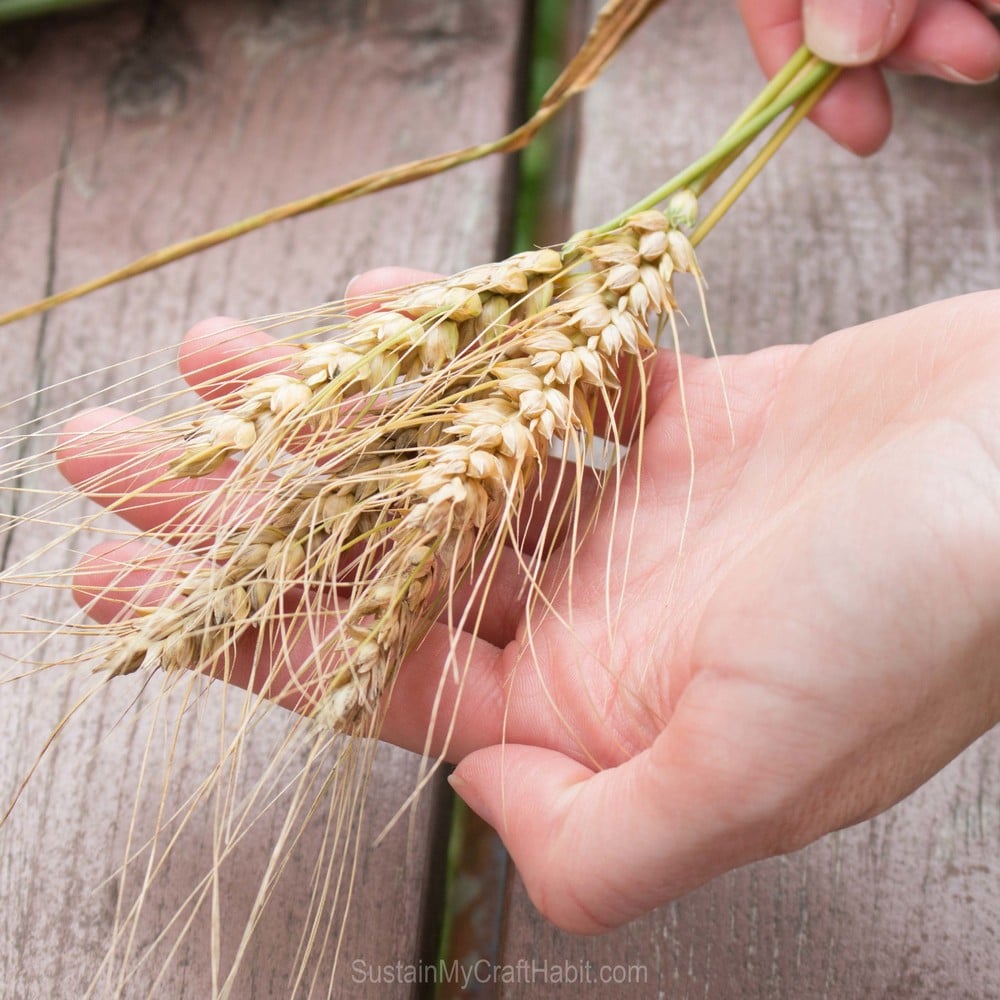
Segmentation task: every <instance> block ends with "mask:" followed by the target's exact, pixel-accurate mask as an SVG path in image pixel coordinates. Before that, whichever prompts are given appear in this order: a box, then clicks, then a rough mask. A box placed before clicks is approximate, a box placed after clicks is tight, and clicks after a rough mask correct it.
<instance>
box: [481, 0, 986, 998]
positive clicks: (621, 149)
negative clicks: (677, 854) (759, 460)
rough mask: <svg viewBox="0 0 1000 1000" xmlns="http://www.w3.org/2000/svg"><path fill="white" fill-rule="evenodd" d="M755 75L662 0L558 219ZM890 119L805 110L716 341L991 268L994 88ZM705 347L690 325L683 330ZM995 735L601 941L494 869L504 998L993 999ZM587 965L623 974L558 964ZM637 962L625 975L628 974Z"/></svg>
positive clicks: (736, 251)
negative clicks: (882, 129)
mask: <svg viewBox="0 0 1000 1000" xmlns="http://www.w3.org/2000/svg"><path fill="white" fill-rule="evenodd" d="M758 86H759V71H758V70H757V68H756V66H755V64H754V62H753V58H752V56H751V54H750V50H749V46H748V44H747V43H746V41H745V39H744V37H743V34H742V28H741V25H740V23H739V20H738V18H737V16H736V14H735V11H734V10H733V9H732V5H730V4H727V3H723V2H722V0H711V2H708V0H706V2H703V3H698V4H695V3H683V2H680V0H675V2H672V3H670V4H667V5H666V6H665V7H664V9H663V10H661V11H660V12H659V13H658V14H657V15H656V16H655V19H654V20H653V21H651V22H650V23H649V24H648V25H647V26H646V28H644V29H643V31H641V32H640V33H639V34H638V35H637V36H636V37H635V38H634V39H633V40H632V41H631V42H630V43H629V45H628V47H627V49H626V51H624V52H623V53H621V54H620V56H619V57H618V58H617V59H616V61H615V63H614V64H613V65H612V67H611V69H610V70H609V72H608V74H607V76H606V77H605V78H604V79H603V80H602V81H601V83H600V84H599V85H598V86H597V87H596V88H595V89H594V90H592V91H591V92H590V93H589V94H588V95H587V96H586V98H585V101H584V106H583V111H582V116H581V123H580V124H581V135H580V140H579V141H580V145H579V160H578V164H577V182H576V195H575V199H574V210H573V226H574V227H582V226H586V225H593V224H595V223H596V222H598V221H600V220H602V219H604V218H607V217H610V216H612V215H614V214H615V213H617V212H618V211H619V210H620V209H621V207H622V206H623V205H624V204H628V203H631V202H632V201H634V200H635V199H637V198H639V197H641V196H642V195H643V194H644V193H646V192H647V191H648V190H651V189H652V188H654V187H655V186H657V185H658V184H659V183H661V182H662V180H663V179H664V178H665V177H666V176H668V175H670V174H672V173H673V172H674V171H675V170H676V169H679V168H680V167H682V166H684V165H685V164H687V163H688V162H690V161H691V160H692V159H694V157H695V156H697V155H699V154H700V153H701V152H703V151H705V150H706V149H707V148H709V145H710V144H711V142H713V141H714V139H715V138H716V137H717V136H718V135H719V134H721V132H722V131H723V129H724V128H725V127H726V125H727V124H728V123H729V121H730V120H731V119H732V118H733V117H735V115H736V114H737V113H738V112H739V110H740V109H741V108H742V107H743V106H744V105H745V104H746V103H747V101H748V100H749V99H750V98H751V97H752V95H753V93H754V92H755V90H756V89H757V87H758ZM893 89H894V93H895V101H896V109H897V124H896V129H895V132H894V135H893V138H892V139H891V141H890V143H889V144H888V146H887V147H886V148H885V149H884V150H883V151H882V152H880V153H879V154H878V155H877V156H875V157H874V158H872V159H870V160H867V161H860V160H857V159H854V158H852V157H851V156H850V155H848V154H847V153H845V152H842V151H840V150H838V149H837V148H835V147H834V146H833V144H832V143H831V142H830V141H829V140H827V139H826V138H825V137H824V136H822V135H821V134H820V133H819V132H818V131H817V130H815V129H813V128H812V127H811V126H810V127H806V128H804V129H803V130H802V131H801V133H800V134H798V135H796V136H794V137H793V139H792V141H791V142H790V143H789V145H788V146H787V147H786V148H785V149H783V150H782V151H781V153H780V154H779V155H778V157H777V159H776V160H775V161H774V162H773V163H772V164H771V165H769V166H768V168H767V170H766V171H765V172H764V174H763V175H762V177H761V178H760V179H759V180H758V181H756V182H755V184H754V185H753V186H752V187H751V188H750V190H749V191H748V193H747V194H746V195H745V196H744V197H743V198H741V200H740V202H739V204H738V205H737V207H736V208H735V209H734V210H733V212H732V214H731V216H730V217H728V218H726V219H725V220H724V221H723V223H722V224H721V227H720V229H719V231H718V232H717V233H714V234H712V236H711V237H709V239H708V240H707V241H706V244H705V246H704V249H703V252H702V254H701V257H702V263H703V266H704V268H705V270H706V273H707V274H708V276H709V280H710V283H711V288H710V304H711V308H712V317H713V326H714V329H715V333H716V336H717V337H718V338H719V339H720V341H721V345H720V346H721V349H722V350H724V351H737V352H742V351H748V350H752V349H755V348H758V347H762V346H765V345H768V344H775V343H786V342H807V341H811V340H814V339H815V338H817V337H819V336H821V335H822V334H824V333H826V332H828V331H831V330H835V329H838V328H841V327H845V326H849V325H852V324H855V323H858V322H861V321H864V320H867V319H871V318H875V317H878V316H882V315H887V314H889V313H892V312H895V311H899V310H903V309H906V308H909V307H911V306H915V305H918V304H920V303H924V302H928V301H931V300H934V299H938V298H942V297H945V296H949V295H956V294H959V293H962V292H967V291H973V290H976V289H982V288H995V287H997V286H998V285H1000V183H998V180H997V165H998V164H1000V129H998V128H997V122H998V121H1000V116H998V111H1000V87H998V85H996V84H994V85H992V86H990V87H983V88H976V89H961V88H957V87H950V86H946V85H944V84H940V83H936V82H933V81H927V80H916V79H907V80H897V81H895V82H894V85H893ZM688 346H689V348H690V349H692V350H699V351H701V350H703V346H702V341H701V339H700V335H699V333H698V332H696V331H692V334H691V335H690V337H689V340H688ZM998 759H1000V732H998V731H994V732H992V733H990V734H988V735H987V736H985V737H983V738H982V739H981V740H980V741H979V742H978V743H977V744H975V745H974V746H973V747H971V748H970V749H968V750H967V751H966V752H965V753H964V754H962V755H961V756H960V757H959V758H958V759H957V760H956V761H954V762H953V763H952V764H951V765H950V766H949V767H947V768H946V769H945V770H944V771H942V772H941V773H940V774H938V775H937V777H935V778H934V779H933V780H932V781H930V782H929V783H928V784H927V785H925V786H924V787H923V788H921V789H920V790H919V791H918V792H917V793H916V794H914V795H912V796H911V797H910V798H909V799H907V800H906V801H905V802H903V803H901V804H900V805H898V806H897V807H896V808H894V809H892V810H890V811H889V812H888V813H885V814H884V815H882V816H880V817H878V818H876V819H874V820H872V821H870V822H867V823H864V824H862V825H860V826H857V827H854V828H852V829H848V830H844V831H842V832H840V833H836V834H833V835H831V836H828V837H826V838H825V839H823V840H822V841H820V842H818V843H816V844H813V845H812V846H811V847H809V848H807V849H805V850H803V851H801V852H799V853H797V854H795V855H793V856H791V857H786V858H779V859H774V860H769V861H765V862H761V863H759V864H756V865H753V866H750V867H748V868H745V869H743V870H740V871H736V872H733V873H731V874H730V875H728V876H726V877H724V878H721V879H718V880H717V881H715V882H713V883H711V884H709V885H707V886H705V887H703V888H702V889H701V890H699V891H697V892H694V893H692V894H691V895H689V896H687V897H686V898H684V899H681V900H679V901H677V902H675V903H673V904H672V905H670V906H667V907H665V908H664V909H662V910H661V911H659V912H657V913H655V914H653V915H651V916H650V917H648V918H646V919H644V920H641V921H638V922H637V923H635V924H633V925H631V926H629V927H626V928H624V929H622V930H620V931H618V932H617V933H613V934H610V935H608V936H606V937H601V938H577V937H573V936H571V935H567V934H563V933H560V932H559V931H557V930H555V929H554V928H553V927H552V926H551V925H549V924H547V923H546V922H545V921H543V920H542V919H541V918H540V917H539V916H538V915H537V913H536V912H535V911H534V909H533V908H532V906H531V903H530V901H529V900H528V899H527V897H526V895H525V893H524V891H523V888H522V887H521V885H520V883H518V882H517V881H514V882H512V883H511V885H510V891H509V904H508V916H507V921H506V925H505V929H504V952H503V955H502V959H501V960H502V961H503V962H504V963H507V964H508V965H509V966H515V967H516V965H517V963H518V962H519V961H521V960H527V961H528V962H531V961H532V960H533V959H534V960H537V961H539V962H540V963H544V962H548V963H550V965H553V966H557V968H555V970H554V973H550V974H549V976H548V978H546V974H545V972H544V971H539V972H537V974H534V975H531V976H528V977H527V979H526V981H522V982H521V983H519V984H516V985H511V986H506V987H503V988H501V989H500V990H499V992H500V994H501V995H502V996H504V997H510V998H514V997H522V996H523V997H528V996H546V997H548V996H552V997H558V996H567V997H568V996H572V997H576V998H580V997H595V998H596V997H608V996H614V997H616V998H617V997H653V996H658V997H666V998H670V1000H681V998H689V997H707V998H713V1000H715V998H727V1000H728V998H736V997H748V998H749V997H760V998H764V997H767V998H790V997H809V998H814V997H815V998H819V997H828V998H837V1000H853V998H860V997H893V998H900V1000H902V998H904V997H905V998H909V1000H938V998H942V997H948V998H968V1000H985V998H989V997H997V996H1000V962H998V961H997V954H998V947H1000V770H998V766H997V765H998ZM587 963H589V970H590V974H591V975H592V976H594V977H597V976H599V975H600V970H601V967H602V966H603V967H604V968H605V969H606V970H609V972H610V973H612V974H613V973H615V971H616V970H617V971H618V972H619V973H620V974H621V975H626V976H627V975H629V974H630V967H634V968H633V970H632V977H633V978H632V984H631V985H629V984H627V983H625V984H621V985H617V986H609V985H600V984H599V983H597V982H596V980H594V981H593V985H590V986H588V985H586V979H584V985H581V984H580V983H570V984H569V985H565V986H559V985H557V984H556V983H555V982H554V979H553V975H554V974H559V973H560V972H561V970H563V969H568V970H569V973H568V974H569V975H570V976H573V975H577V974H578V975H580V976H584V977H585V976H586V975H587V969H588V965H587ZM637 980H638V981H637Z"/></svg>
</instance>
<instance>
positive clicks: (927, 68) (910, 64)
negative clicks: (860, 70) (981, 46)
mask: <svg viewBox="0 0 1000 1000" xmlns="http://www.w3.org/2000/svg"><path fill="white" fill-rule="evenodd" d="M891 66H892V68H893V69H894V70H895V71H896V72H897V73H908V74H912V75H914V76H935V77H937V78H938V79H940V80H950V81H951V82H952V83H963V84H967V85H969V86H975V87H978V86H981V85H983V84H985V83H993V81H994V80H996V79H997V74H996V73H994V74H993V75H992V76H988V77H981V78H979V79H976V78H975V77H972V76H966V75H965V73H960V72H959V71H958V70H957V69H955V67H954V66H948V65H947V64H946V63H935V62H925V61H924V60H922V59H900V58H899V57H897V56H893V58H892V62H891Z"/></svg>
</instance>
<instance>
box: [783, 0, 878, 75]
mask: <svg viewBox="0 0 1000 1000" xmlns="http://www.w3.org/2000/svg"><path fill="white" fill-rule="evenodd" d="M802 17H803V23H804V26H805V40H806V45H808V46H809V48H810V49H812V51H813V52H815V53H816V55H818V56H819V57H820V58H821V59H826V60H827V61H828V62H832V63H838V64H840V65H842V66H858V65H861V64H863V63H867V62H872V61H874V60H875V59H877V58H878V57H879V56H880V55H882V54H883V45H884V44H885V41H886V38H887V37H888V35H889V33H890V31H891V30H892V26H893V3H892V2H891V0H806V2H805V5H804V8H803V12H802Z"/></svg>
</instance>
